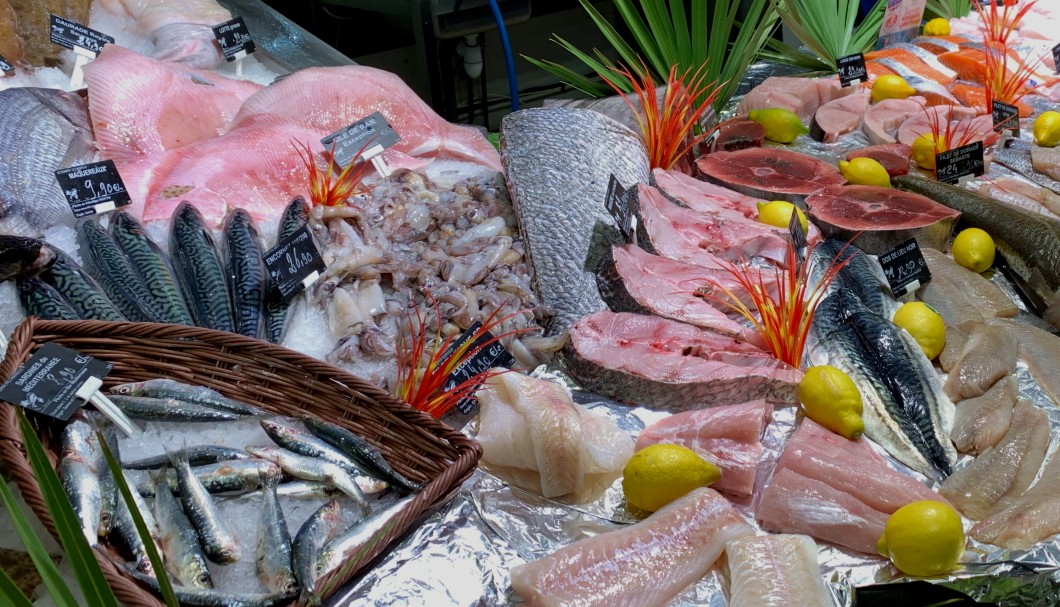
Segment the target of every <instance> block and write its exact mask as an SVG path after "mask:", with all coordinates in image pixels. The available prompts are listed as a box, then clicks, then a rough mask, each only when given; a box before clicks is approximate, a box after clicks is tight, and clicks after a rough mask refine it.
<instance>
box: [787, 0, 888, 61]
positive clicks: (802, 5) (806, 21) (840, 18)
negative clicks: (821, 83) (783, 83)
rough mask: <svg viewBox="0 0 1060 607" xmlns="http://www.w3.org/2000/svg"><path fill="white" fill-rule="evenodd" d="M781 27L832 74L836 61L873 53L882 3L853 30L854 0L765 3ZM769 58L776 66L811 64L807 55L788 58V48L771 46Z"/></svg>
mask: <svg viewBox="0 0 1060 607" xmlns="http://www.w3.org/2000/svg"><path fill="white" fill-rule="evenodd" d="M769 1H770V3H771V4H772V5H773V9H774V10H775V11H776V13H777V15H779V16H780V20H781V21H782V22H783V23H784V25H785V26H786V27H787V28H788V29H789V30H791V32H792V33H793V34H795V37H796V38H798V39H799V41H801V42H802V43H803V44H804V45H806V47H807V48H808V49H809V50H810V53H811V54H812V56H813V57H814V58H816V59H817V60H818V61H819V62H820V65H823V66H827V69H828V70H829V71H830V72H835V71H836V59H838V58H839V57H843V56H846V55H853V54H855V53H865V52H868V51H870V50H872V49H873V47H874V45H875V44H876V38H877V37H878V36H879V31H880V25H881V24H882V23H883V13H884V11H885V10H886V8H887V2H886V0H877V1H876V4H875V5H873V7H872V9H871V10H870V11H869V13H868V14H867V15H866V16H865V18H864V19H863V20H862V21H861V23H859V24H857V25H856V26H855V23H856V22H857V18H858V6H859V4H860V3H859V1H858V0H769ZM770 47H771V48H772V49H773V51H774V52H773V53H770V55H769V58H770V59H773V60H774V61H779V62H780V63H785V64H788V65H794V66H796V67H806V66H807V65H810V64H812V61H811V60H810V59H808V58H807V57H806V55H807V53H803V52H797V53H796V54H790V55H789V54H788V53H787V51H788V50H790V49H791V47H790V46H788V45H784V44H783V43H771V44H770Z"/></svg>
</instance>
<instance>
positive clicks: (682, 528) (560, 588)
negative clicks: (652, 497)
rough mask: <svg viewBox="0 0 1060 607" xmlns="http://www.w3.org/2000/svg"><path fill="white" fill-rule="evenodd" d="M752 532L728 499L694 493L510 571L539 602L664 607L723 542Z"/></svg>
mask: <svg viewBox="0 0 1060 607" xmlns="http://www.w3.org/2000/svg"><path fill="white" fill-rule="evenodd" d="M752 535H754V531H753V529H752V528H751V526H750V525H748V524H747V523H746V522H745V521H744V519H743V517H741V516H740V514H739V513H738V512H736V510H735V509H733V507H732V506H731V505H730V504H729V502H728V501H727V500H726V499H725V498H723V497H721V495H719V494H718V493H717V492H716V491H714V490H713V489H710V488H701V489H695V490H693V491H692V492H691V493H689V494H688V495H686V496H684V497H682V498H679V499H677V500H674V501H673V502H671V503H669V504H667V505H666V506H665V507H663V508H662V509H661V510H659V511H657V512H655V513H654V514H652V515H651V516H650V517H648V518H647V519H645V520H644V521H641V522H640V523H637V524H635V525H631V526H629V527H626V528H624V529H619V530H617V531H612V532H610V533H604V534H601V535H597V536H595V537H591V538H588V539H583V540H581V541H578V542H575V543H573V544H571V545H569V546H567V547H565V548H561V549H560V550H558V551H557V552H555V553H553V554H551V555H549V556H547V557H545V558H543V559H540V560H537V561H533V562H530V563H527V564H525V565H518V566H516V567H513V568H512V570H511V579H512V588H513V589H514V590H515V592H516V594H518V595H519V596H521V597H523V598H524V599H527V600H529V601H530V602H531V603H534V604H540V605H556V604H568V605H575V604H576V605H586V606H589V605H601V606H603V605H615V604H624V605H629V606H631V607H632V606H638V607H640V606H644V607H649V606H659V607H661V606H662V605H665V604H666V603H667V602H669V601H670V599H672V598H673V597H675V596H677V594H678V593H679V592H681V591H682V590H684V588H685V587H686V586H688V585H689V584H691V583H692V582H695V581H696V580H698V579H699V578H701V577H703V575H705V574H706V572H707V570H708V569H710V567H711V565H713V564H714V561H715V560H717V559H718V557H719V556H721V553H722V552H723V551H724V549H725V545H726V542H729V541H732V540H735V539H737V538H742V537H748V536H752Z"/></svg>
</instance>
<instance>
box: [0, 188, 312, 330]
mask: <svg viewBox="0 0 1060 607" xmlns="http://www.w3.org/2000/svg"><path fill="white" fill-rule="evenodd" d="M308 215H309V207H308V205H307V204H306V202H305V201H304V200H303V199H301V198H297V199H295V200H294V201H293V202H291V204H290V205H288V206H287V208H286V210H285V211H284V214H283V217H282V218H281V221H280V224H279V228H278V233H277V240H280V239H283V238H285V237H287V236H289V235H290V234H292V233H294V232H295V231H296V230H298V229H299V228H300V227H302V226H304V225H305V224H306V222H307V220H308ZM109 220H110V225H109V228H104V227H103V226H102V225H101V224H100V223H99V222H97V221H94V220H86V221H82V222H81V223H80V224H79V225H78V226H77V237H78V244H79V247H80V251H81V256H82V259H83V261H84V264H85V267H84V269H82V268H81V266H79V265H77V263H76V262H75V261H74V260H73V259H71V258H70V256H69V255H67V254H66V253H64V252H63V251H60V250H58V249H57V248H55V247H52V246H50V245H46V244H43V243H41V242H40V241H36V240H33V239H25V238H24V239H15V237H0V239H3V240H0V262H2V263H0V265H2V266H3V272H2V273H0V280H6V279H8V278H11V277H13V276H14V277H16V280H17V286H18V294H19V301H20V302H21V304H22V308H23V312H24V313H25V314H26V315H27V316H29V315H34V316H38V317H40V318H44V319H46V320H110V321H121V320H131V321H137V322H159V323H176V324H182V325H197V326H200V327H206V328H210V329H217V330H220V331H230V332H233V333H240V334H242V335H247V336H249V337H255V338H258V339H268V340H269V341H271V342H273V343H279V341H280V340H281V339H282V338H283V334H284V331H285V327H286V324H287V316H288V315H287V310H288V305H287V303H285V302H284V301H283V299H282V298H281V297H280V294H279V291H278V290H277V289H275V288H273V286H272V283H271V280H270V277H269V273H268V271H267V270H266V268H265V263H264V261H263V260H262V253H263V246H262V241H261V238H260V237H259V234H258V230H257V227H256V226H255V225H254V221H253V219H252V218H251V216H250V215H249V214H248V213H247V212H246V211H244V210H242V209H233V210H232V211H231V212H229V214H228V216H227V217H226V219H225V223H224V229H223V233H224V242H223V247H221V248H219V247H218V246H217V245H216V243H215V241H214V238H213V235H212V233H211V230H210V229H209V228H208V227H207V226H206V224H205V222H204V220H203V218H202V216H201V215H200V214H199V212H198V211H197V210H196V209H195V207H193V206H191V205H190V204H187V203H183V204H181V205H179V206H178V207H177V208H176V210H175V211H174V214H173V219H172V224H171V235H170V255H169V256H168V257H167V255H166V254H165V253H163V252H162V250H161V249H160V248H159V246H158V245H157V244H155V242H154V241H152V240H151V239H150V238H149V237H148V236H147V234H146V233H145V232H144V229H143V227H142V226H141V225H140V224H139V222H137V220H136V219H135V218H134V217H133V216H132V215H130V214H128V213H126V212H123V211H119V212H117V213H114V214H113V215H111V217H110V218H109ZM40 251H47V252H48V253H47V255H46V256H45V254H44V253H41V252H40ZM86 270H87V271H86Z"/></svg>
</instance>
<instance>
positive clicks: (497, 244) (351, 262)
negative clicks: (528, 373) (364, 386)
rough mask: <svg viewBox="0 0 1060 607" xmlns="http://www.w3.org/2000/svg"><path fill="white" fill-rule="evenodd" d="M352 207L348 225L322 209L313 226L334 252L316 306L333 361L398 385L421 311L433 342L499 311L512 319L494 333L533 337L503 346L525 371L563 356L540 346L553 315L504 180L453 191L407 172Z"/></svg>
mask: <svg viewBox="0 0 1060 607" xmlns="http://www.w3.org/2000/svg"><path fill="white" fill-rule="evenodd" d="M351 202H352V203H353V204H355V205H357V206H356V207H343V208H341V209H339V212H341V213H342V215H343V216H341V217H337V216H336V213H335V211H336V209H335V208H329V209H323V208H320V207H318V209H315V210H314V211H317V210H319V211H322V213H320V214H319V215H317V214H316V213H314V215H316V217H315V220H314V221H312V223H311V225H313V226H314V228H315V231H316V235H317V237H318V239H319V240H321V241H322V242H324V243H326V246H325V247H324V249H323V252H322V255H323V257H324V261H325V263H327V266H328V269H327V271H326V272H325V274H324V276H323V277H322V279H321V281H320V282H319V283H317V285H316V287H315V288H314V289H313V293H312V295H311V299H312V300H313V301H316V302H317V303H318V304H319V305H321V306H323V307H324V308H325V309H326V312H327V319H328V327H329V330H330V333H331V336H332V338H333V339H335V340H336V341H337V346H336V348H335V349H334V350H333V351H332V352H331V354H330V355H329V357H328V359H329V361H331V362H335V363H342V364H344V366H347V367H349V368H351V369H353V370H354V372H355V373H357V374H358V375H360V376H362V377H365V378H369V379H370V380H372V381H373V382H375V383H378V384H382V385H385V384H388V383H390V382H391V381H392V379H393V374H394V372H395V367H394V353H395V346H396V344H398V343H399V342H400V335H401V331H405V330H406V329H407V327H408V326H409V319H410V314H414V312H413V310H415V309H418V310H419V312H420V314H421V315H423V319H422V320H423V323H422V324H423V325H425V326H426V327H429V328H430V334H431V335H433V332H434V330H435V328H436V327H438V326H439V325H440V326H441V332H442V335H443V337H445V336H449V335H454V334H457V333H460V332H462V331H464V330H466V329H467V328H468V327H470V326H471V325H472V324H473V323H474V322H476V321H480V322H482V321H484V320H486V319H487V318H488V317H489V316H490V315H491V314H493V313H494V312H497V315H496V318H504V317H508V318H507V319H506V320H505V321H504V322H502V323H501V324H500V325H499V326H497V327H495V329H494V330H493V331H492V333H493V334H494V335H500V334H505V333H508V332H511V331H516V330H520V329H530V331H526V332H523V333H521V334H520V335H518V336H512V335H509V336H507V337H505V338H504V339H502V343H504V345H505V346H506V347H507V348H508V350H509V351H510V352H511V353H512V355H513V356H515V358H516V360H518V361H519V363H520V365H522V366H525V367H531V368H532V367H533V366H536V364H538V363H539V362H543V360H544V359H546V358H548V357H549V356H550V355H551V353H552V351H554V350H555V348H556V346H557V344H552V343H550V342H547V341H546V340H544V339H543V338H541V337H538V335H540V325H539V322H538V321H539V320H540V319H539V316H540V315H541V314H542V313H544V311H543V310H541V309H540V305H539V302H538V299H537V297H536V295H535V294H534V291H533V288H532V287H531V283H530V276H529V273H528V270H527V265H526V258H525V253H524V248H523V242H522V239H521V238H520V237H519V233H518V231H517V228H516V226H517V223H516V218H515V214H514V212H513V210H512V206H511V201H510V199H509V198H508V191H507V188H506V187H505V185H504V182H503V180H502V179H501V178H500V176H498V175H495V176H492V177H489V178H486V177H483V178H479V179H468V180H464V181H458V182H457V183H455V184H454V185H453V186H452V187H451V188H444V187H440V186H438V185H436V184H434V183H432V182H431V181H430V180H429V179H428V178H427V177H426V176H424V175H422V174H420V173H416V172H413V171H408V170H399V171H396V172H395V173H394V174H393V175H392V176H391V177H390V178H389V179H387V180H386V181H383V182H381V183H379V184H377V185H376V186H375V187H374V188H373V189H372V191H371V192H370V193H368V194H366V195H362V196H359V197H358V198H357V199H356V200H353V201H351ZM324 212H326V214H325V213H324ZM412 324H413V325H414V326H419V324H418V323H417V322H416V321H414V322H413V323H412Z"/></svg>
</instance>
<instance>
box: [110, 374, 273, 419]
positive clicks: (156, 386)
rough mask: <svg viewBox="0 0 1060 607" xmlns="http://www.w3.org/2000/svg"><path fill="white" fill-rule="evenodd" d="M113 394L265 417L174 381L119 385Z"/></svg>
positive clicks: (212, 392)
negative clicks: (166, 399) (176, 401)
mask: <svg viewBox="0 0 1060 607" xmlns="http://www.w3.org/2000/svg"><path fill="white" fill-rule="evenodd" d="M110 391H111V392H113V393H115V394H124V395H127V396H146V397H149V398H173V399H176V400H179V401H183V402H186V403H192V404H196V405H203V406H204V407H209V408H211V409H221V410H223V411H231V412H233V413H238V414H240V415H253V416H257V415H266V413H265V411H263V410H261V409H259V408H257V407H255V406H253V405H248V404H246V403H244V402H241V401H238V400H234V399H231V398H228V397H226V396H224V395H223V394H221V393H220V392H218V391H217V390H212V389H210V388H207V387H205V386H193V385H191V384H185V383H182V382H179V381H176V380H174V379H166V378H155V379H148V380H146V381H138V382H131V383H127V384H120V385H118V386H114V387H112V388H111V389H110Z"/></svg>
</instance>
